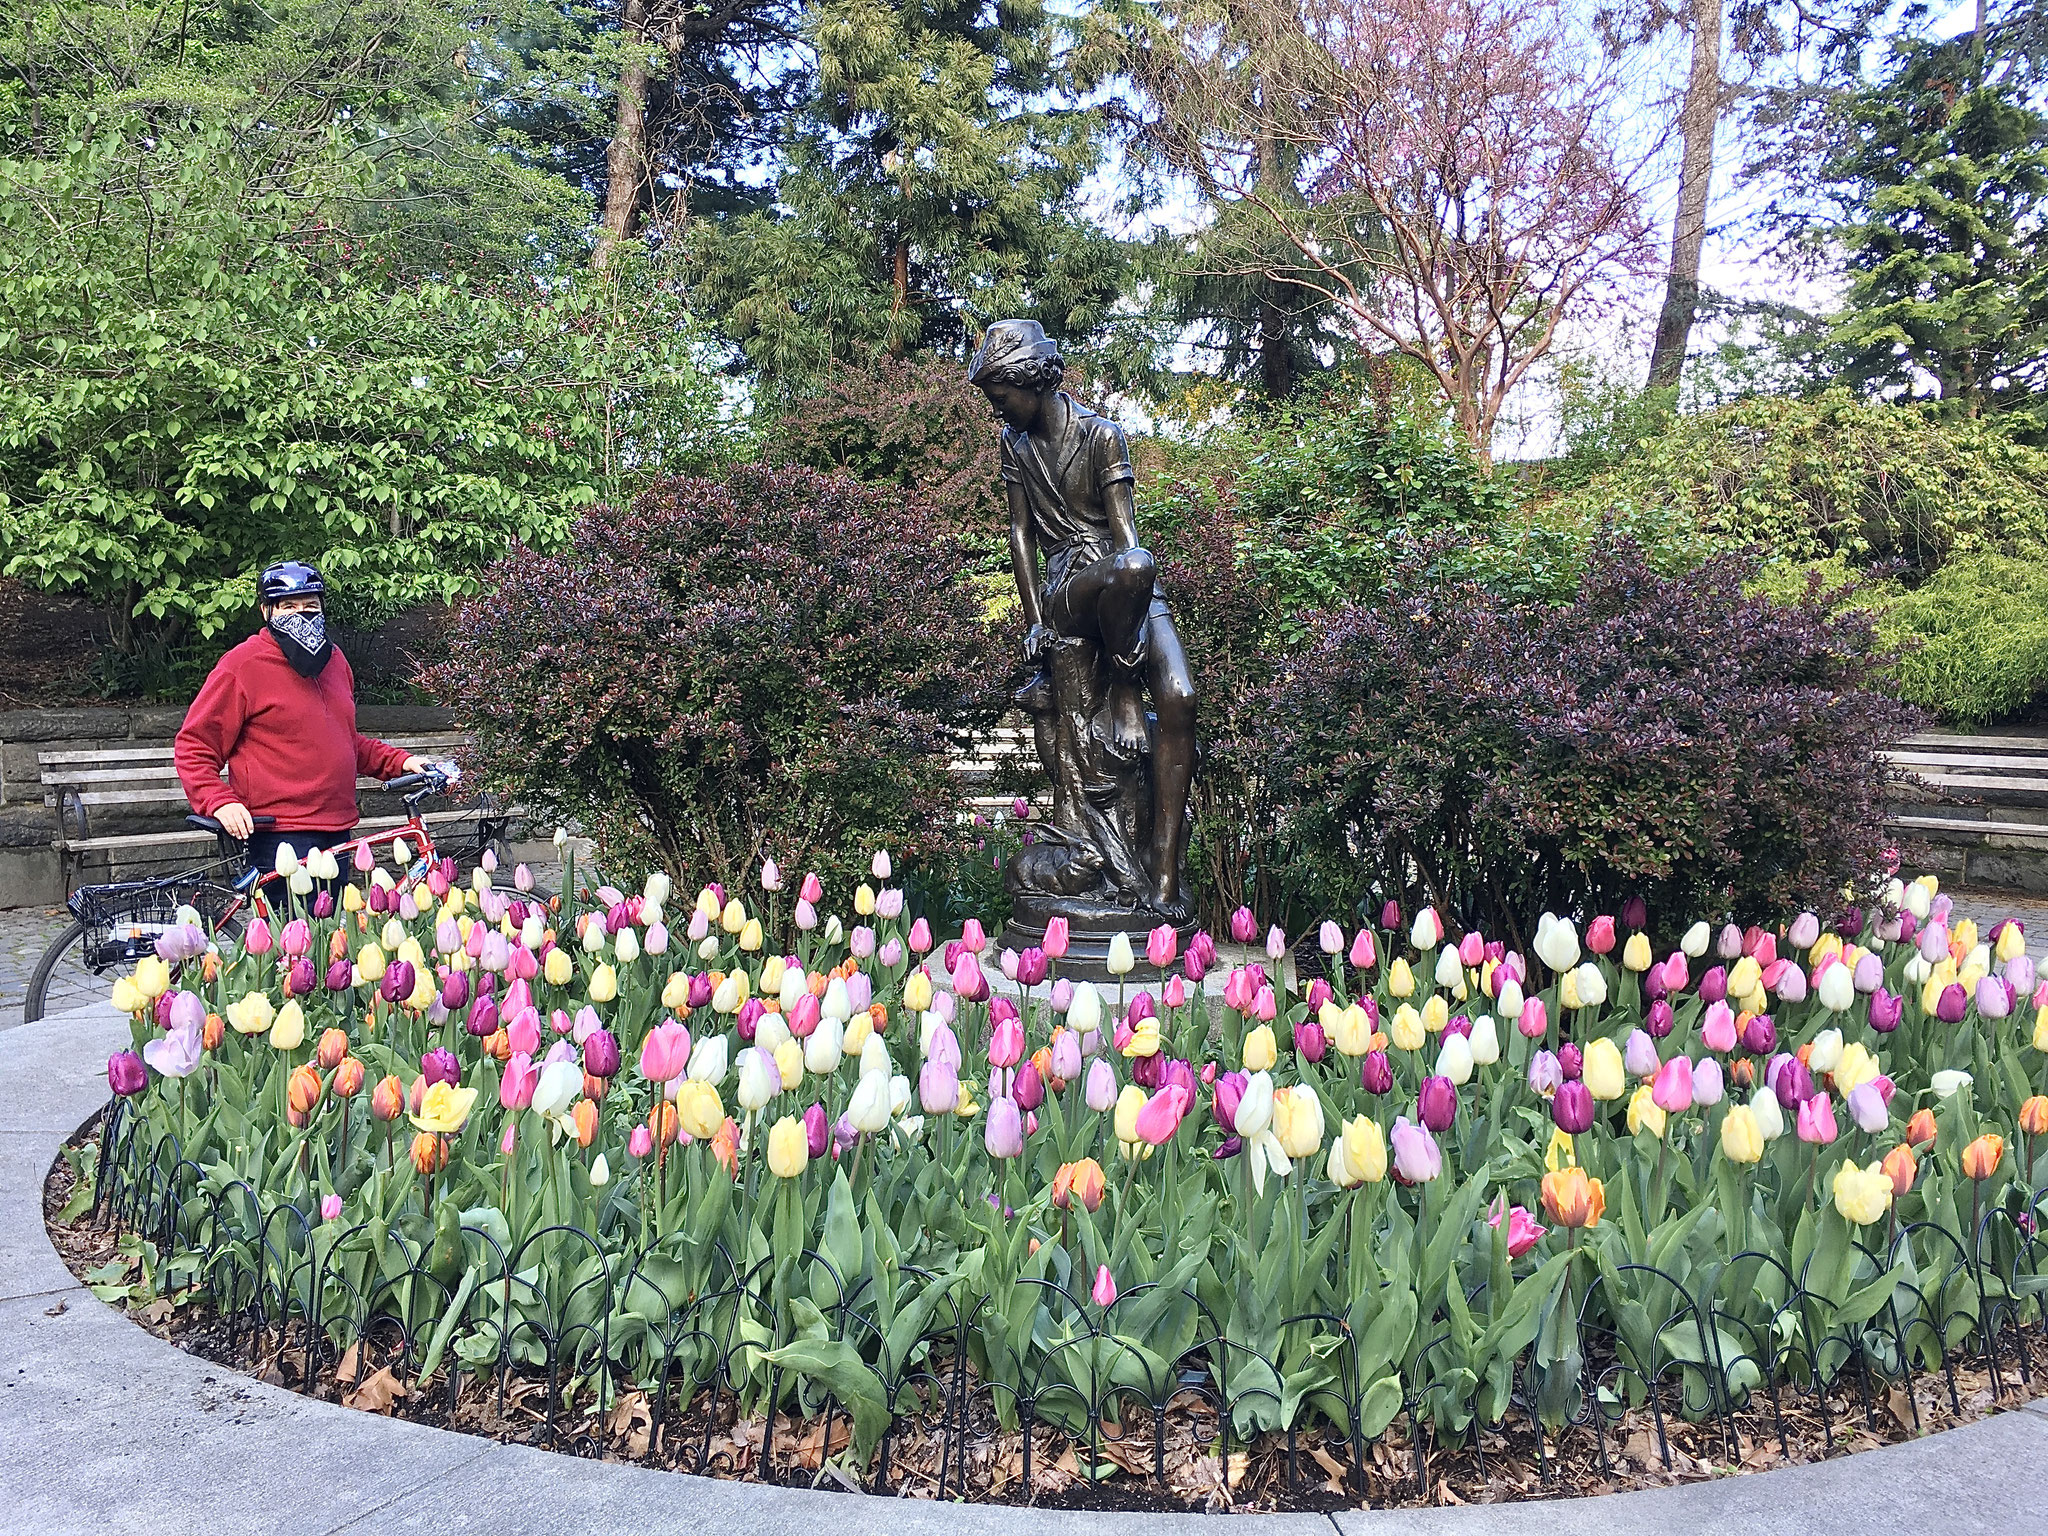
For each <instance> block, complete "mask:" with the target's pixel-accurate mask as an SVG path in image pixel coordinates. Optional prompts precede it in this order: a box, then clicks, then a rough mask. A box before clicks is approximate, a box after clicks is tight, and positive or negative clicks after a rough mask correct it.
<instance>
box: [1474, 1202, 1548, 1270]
mask: <svg viewBox="0 0 2048 1536" xmlns="http://www.w3.org/2000/svg"><path fill="white" fill-rule="evenodd" d="M1486 1220H1487V1224H1488V1225H1489V1226H1494V1227H1498V1226H1499V1225H1500V1207H1499V1206H1497V1205H1496V1206H1495V1207H1494V1209H1493V1210H1492V1212H1491V1213H1490V1214H1489V1215H1488V1216H1487V1218H1486ZM1549 1230H1550V1229H1549V1228H1548V1227H1546V1226H1544V1225H1543V1224H1542V1223H1541V1222H1539V1221H1537V1219H1536V1218H1535V1217H1534V1216H1531V1215H1530V1214H1529V1213H1528V1211H1526V1210H1524V1209H1523V1208H1522V1207H1521V1206H1519V1205H1517V1206H1511V1207H1509V1209H1508V1257H1509V1258H1511V1259H1519V1258H1520V1257H1521V1256H1522V1255H1523V1254H1525V1253H1527V1252H1528V1251H1529V1250H1530V1249H1531V1248H1534V1247H1535V1246H1536V1244H1537V1243H1538V1242H1540V1241H1541V1240H1542V1238H1543V1234H1544V1233H1545V1232H1548V1231H1549Z"/></svg>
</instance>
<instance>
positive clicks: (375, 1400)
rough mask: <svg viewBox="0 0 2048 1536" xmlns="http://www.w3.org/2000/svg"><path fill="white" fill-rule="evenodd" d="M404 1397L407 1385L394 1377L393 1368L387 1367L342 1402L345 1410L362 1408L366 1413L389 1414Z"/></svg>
mask: <svg viewBox="0 0 2048 1536" xmlns="http://www.w3.org/2000/svg"><path fill="white" fill-rule="evenodd" d="M403 1396H405V1383H404V1382H402V1381H400V1380H399V1379H398V1378H397V1377H396V1376H394V1375H392V1374H391V1367H390V1366H388V1365H387V1366H385V1367H384V1369H383V1370H381V1371H379V1372H378V1373H377V1374H376V1375H374V1376H372V1377H371V1378H370V1379H369V1380H368V1381H366V1382H364V1383H363V1384H362V1385H361V1386H360V1387H357V1388H356V1389H355V1390H354V1391H353V1392H351V1393H349V1394H348V1396H346V1397H344V1398H343V1399H342V1400H341V1402H342V1406H343V1407H345V1408H360V1409H362V1410H363V1411H364V1412H365V1413H389V1412H391V1406H392V1404H393V1403H395V1402H397V1401H398V1399H399V1398H401V1397H403Z"/></svg>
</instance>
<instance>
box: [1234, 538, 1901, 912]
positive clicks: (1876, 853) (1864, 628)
mask: <svg viewBox="0 0 2048 1536" xmlns="http://www.w3.org/2000/svg"><path fill="white" fill-rule="evenodd" d="M1425 566H1426V562H1422V561H1416V562H1413V564H1412V565H1410V566H1408V567H1407V568H1408V569H1415V570H1419V569H1423V568H1425ZM1750 569H1751V568H1750V566H1749V565H1747V564H1746V563H1745V562H1744V561H1743V560H1742V559H1740V558H1738V557H1732V556H1731V557H1725V558H1719V559H1715V560H1712V561H1709V562H1708V563H1707V564H1705V565H1703V566H1701V567H1699V568H1698V569H1696V570H1694V571H1693V572H1691V573H1690V574H1688V575H1685V576H1682V577H1668V576H1661V575H1658V574H1657V573H1655V572H1654V571H1652V570H1650V569H1649V568H1648V567H1647V566H1646V565H1645V564H1644V562H1643V559H1642V556H1641V553H1640V552H1639V551H1638V550H1637V549H1635V548H1634V547H1633V546H1631V545H1628V544H1626V543H1623V544H1620V545H1618V546H1616V547H1613V548H1610V549H1608V550H1605V551H1603V552H1602V553H1600V554H1598V555H1596V556H1595V557H1594V558H1593V560H1592V563H1591V565H1590V566H1589V568H1588V569H1587V571H1586V573H1585V575H1584V577H1583V579H1582V580H1581V583H1580V586H1579V591H1578V595H1577V598H1576V600H1575V601H1573V602H1571V603H1569V604H1563V605H1558V606H1550V605H1547V604H1541V603H1514V602H1510V601H1506V600H1503V599H1500V598H1498V597H1495V596H1493V595H1492V594H1490V593H1488V592H1487V591H1486V590H1484V589H1483V588H1481V587H1478V586H1473V585H1467V584H1461V583H1430V582H1428V581H1427V580H1424V579H1420V578H1416V579H1413V580H1412V581H1411V582H1410V583H1409V584H1407V585H1405V586H1397V587H1395V588H1392V589H1390V590H1389V592H1388V593H1387V595H1386V596H1385V597H1384V598H1382V599H1381V600H1378V601H1375V602H1373V603H1371V604H1369V605H1364V606H1359V607H1352V608H1347V609H1342V610H1339V611H1337V612H1335V613H1333V614H1330V615H1329V616H1328V627H1327V629H1326V630H1325V631H1324V632H1323V633H1322V634H1321V636H1320V637H1319V638H1318V639H1316V640H1315V641H1313V642H1312V643H1311V644H1310V646H1309V647H1308V649H1307V650H1305V651H1304V652H1302V653H1301V654H1299V655H1297V656H1295V657H1293V658H1291V659H1290V660H1289V662H1288V664H1287V665H1286V666H1284V667H1283V668H1282V669H1281V671H1280V673H1279V675H1278V676H1277V678H1276V680H1275V681H1274V682H1273V683H1272V684H1270V685H1269V686H1268V687H1267V688H1266V689H1265V690H1264V692H1263V693H1262V694H1261V695H1260V696H1259V697H1257V698H1255V699H1254V700H1253V701H1252V703H1251V707H1250V708H1249V709H1248V711H1247V712H1246V713H1247V716H1248V718H1249V719H1250V720H1252V721H1254V722H1256V724H1257V728H1256V729H1250V730H1246V731H1243V732H1241V733H1240V734H1238V735H1237V736H1236V737H1235V738H1234V739H1233V740H1231V741H1230V742H1228V743H1227V744H1226V745H1225V746H1224V748H1223V750H1224V752H1225V753H1226V754H1227V756H1228V757H1229V758H1230V759H1231V760H1232V761H1233V762H1234V763H1235V764H1236V765H1237V766H1238V767H1239V768H1240V770H1241V771H1246V772H1250V771H1252V770H1253V769H1259V768H1262V769H1263V771H1265V772H1266V773H1268V774H1269V775H1270V776H1271V781H1272V782H1271V792H1272V794H1273V797H1274V800H1275V801H1276V802H1277V804H1279V805H1280V806H1282V807H1284V808H1286V809H1285V810H1283V812H1282V822H1281V832H1280V838H1279V842H1280V846H1279V848H1278V849H1277V850H1276V857H1277V858H1278V859H1279V860H1281V861H1283V862H1284V863H1285V865H1286V866H1287V868H1288V871H1289V876H1290V882H1291V883H1292V884H1294V886H1295V887H1296V889H1297V890H1299V891H1300V892H1301V893H1302V894H1303V895H1304V896H1306V897H1307V898H1308V899H1309V903H1310V904H1311V905H1313V906H1316V907H1318V908H1320V909H1321V910H1325V911H1329V910H1340V911H1341V910H1353V911H1362V910H1365V904H1366V902H1367V901H1368V899H1370V898H1375V897H1376V896H1377V894H1378V893H1379V892H1380V891H1382V890H1386V891H1388V892H1398V891H1409V892H1412V893H1414V894H1415V895H1418V896H1427V897H1428V898H1429V899H1432V900H1435V901H1437V902H1439V903H1441V904H1442V905H1443V906H1444V907H1445V908H1446V910H1447V911H1448V912H1449V913H1450V914H1451V915H1453V916H1454V917H1458V918H1462V919H1465V920H1469V921H1473V922H1477V923H1479V924H1480V925H1481V926H1484V927H1486V928H1487V929H1488V931H1510V932H1515V931H1518V932H1519V934H1520V935H1521V936H1522V937H1524V938H1526V937H1527V936H1528V935H1529V934H1530V933H1531V932H1532V931H1533V927H1534V919H1535V917H1536V915H1537V914H1538V913H1540V912H1542V911H1543V910H1545V909H1546V908H1548V909H1551V910H1555V911H1560V912H1569V911H1579V912H1582V913H1591V912H1596V911H1600V912H1614V911H1617V910H1619V907H1620V903H1621V902H1622V901H1623V900H1624V899H1625V898H1626V897H1627V896H1629V895H1631V894H1636V893H1641V894H1644V895H1646V896H1647V897H1648V898H1649V900H1650V905H1651V907H1652V909H1653V911H1655V912H1658V913H1662V914H1665V915H1667V916H1668V917H1669V919H1670V920H1672V921H1677V920H1680V919H1684V920H1687V921H1689V920H1691V919H1692V918H1693V917H1695V916H1700V915H1706V914H1716V913H1732V914H1735V915H1738V916H1741V915H1757V916H1762V915H1766V914H1768V915H1772V916H1776V915H1778V914H1781V913H1783V912H1786V911H1790V910H1794V909H1796V908H1797V907H1799V906H1801V905H1809V906H1813V907H1816V908H1820V909H1823V910H1829V909H1833V908H1838V907H1840V906H1841V905H1842V890H1843V887H1844V886H1845V885H1852V884H1853V885H1858V886H1862V887H1865V888H1868V886H1869V885H1870V883H1871V882H1872V881H1873V880H1875V879H1877V878H1879V877H1881V875H1882V874H1883V873H1884V872H1885V871H1886V853H1887V838H1886V836H1885V832H1884V826H1883V810H1884V803H1885V799H1886V790H1887V769H1886V768H1885V767H1884V765H1883V764H1882V763H1881V762H1880V761H1879V759H1878V758H1877V757H1876V755H1875V754H1876V751H1877V749H1879V748H1881V747H1884V746H1886V745H1888V744H1889V743H1890V742H1892V741H1894V740H1895V739H1897V738H1898V737H1899V736H1900V735H1902V734H1905V733H1907V732H1908V731H1910V730H1912V729H1913V728H1915V726H1917V725H1918V724H1919V723H1920V720H1921V718H1922V717H1921V716H1920V715H1919V714H1918V712H1917V711H1915V710H1914V709H1913V708H1912V707H1910V706H1908V705H1905V704H1902V703H1900V702H1898V701H1897V700H1896V699H1894V698H1892V697H1890V696H1889V695H1887V694H1886V693H1885V692H1884V691H1883V685H1882V682H1881V668H1882V664H1883V661H1884V657H1883V655H1882V654H1881V652H1880V651H1879V650H1878V649H1877V647H1876V646H1875V644H1874V641H1873V636H1872V626H1871V621H1870V619H1869V618H1868V616H1866V615H1864V614H1861V613H1857V612H1848V613H1841V614H1833V613H1830V612H1829V610H1828V607H1827V606H1826V604H1824V603H1823V602H1821V601H1819V600H1817V599H1808V598H1801V599H1798V600H1795V601H1791V602H1773V601H1770V600H1767V599H1764V598H1761V597H1745V596H1744V595H1743V591H1742V588H1743V582H1744V579H1745V578H1746V576H1747V575H1748V574H1749V571H1750Z"/></svg>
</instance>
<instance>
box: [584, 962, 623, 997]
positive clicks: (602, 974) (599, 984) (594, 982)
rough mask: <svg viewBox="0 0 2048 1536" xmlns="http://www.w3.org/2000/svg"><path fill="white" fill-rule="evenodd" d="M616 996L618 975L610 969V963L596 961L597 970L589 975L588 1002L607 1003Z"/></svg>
mask: <svg viewBox="0 0 2048 1536" xmlns="http://www.w3.org/2000/svg"><path fill="white" fill-rule="evenodd" d="M618 995H619V973H618V972H617V971H615V970H613V969H612V967H611V962H610V961H608V960H600V961H598V963H597V969H596V970H594V971H592V972H591V973H590V1000H591V1001H592V1002H593V1003H608V1002H610V1001H611V1000H612V999H613V998H615V997H617V996H618Z"/></svg>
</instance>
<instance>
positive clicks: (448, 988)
mask: <svg viewBox="0 0 2048 1536" xmlns="http://www.w3.org/2000/svg"><path fill="white" fill-rule="evenodd" d="M468 1001H469V974H468V973H467V972H466V971H450V972H449V973H448V977H447V979H446V980H445V981H443V982H442V983H441V1006H442V1007H443V1008H446V1009H447V1010H448V1011H449V1012H450V1013H453V1012H454V1011H455V1010H456V1009H458V1008H460V1007H461V1006H462V1005H463V1004H464V1003H466V1002H468Z"/></svg>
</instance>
